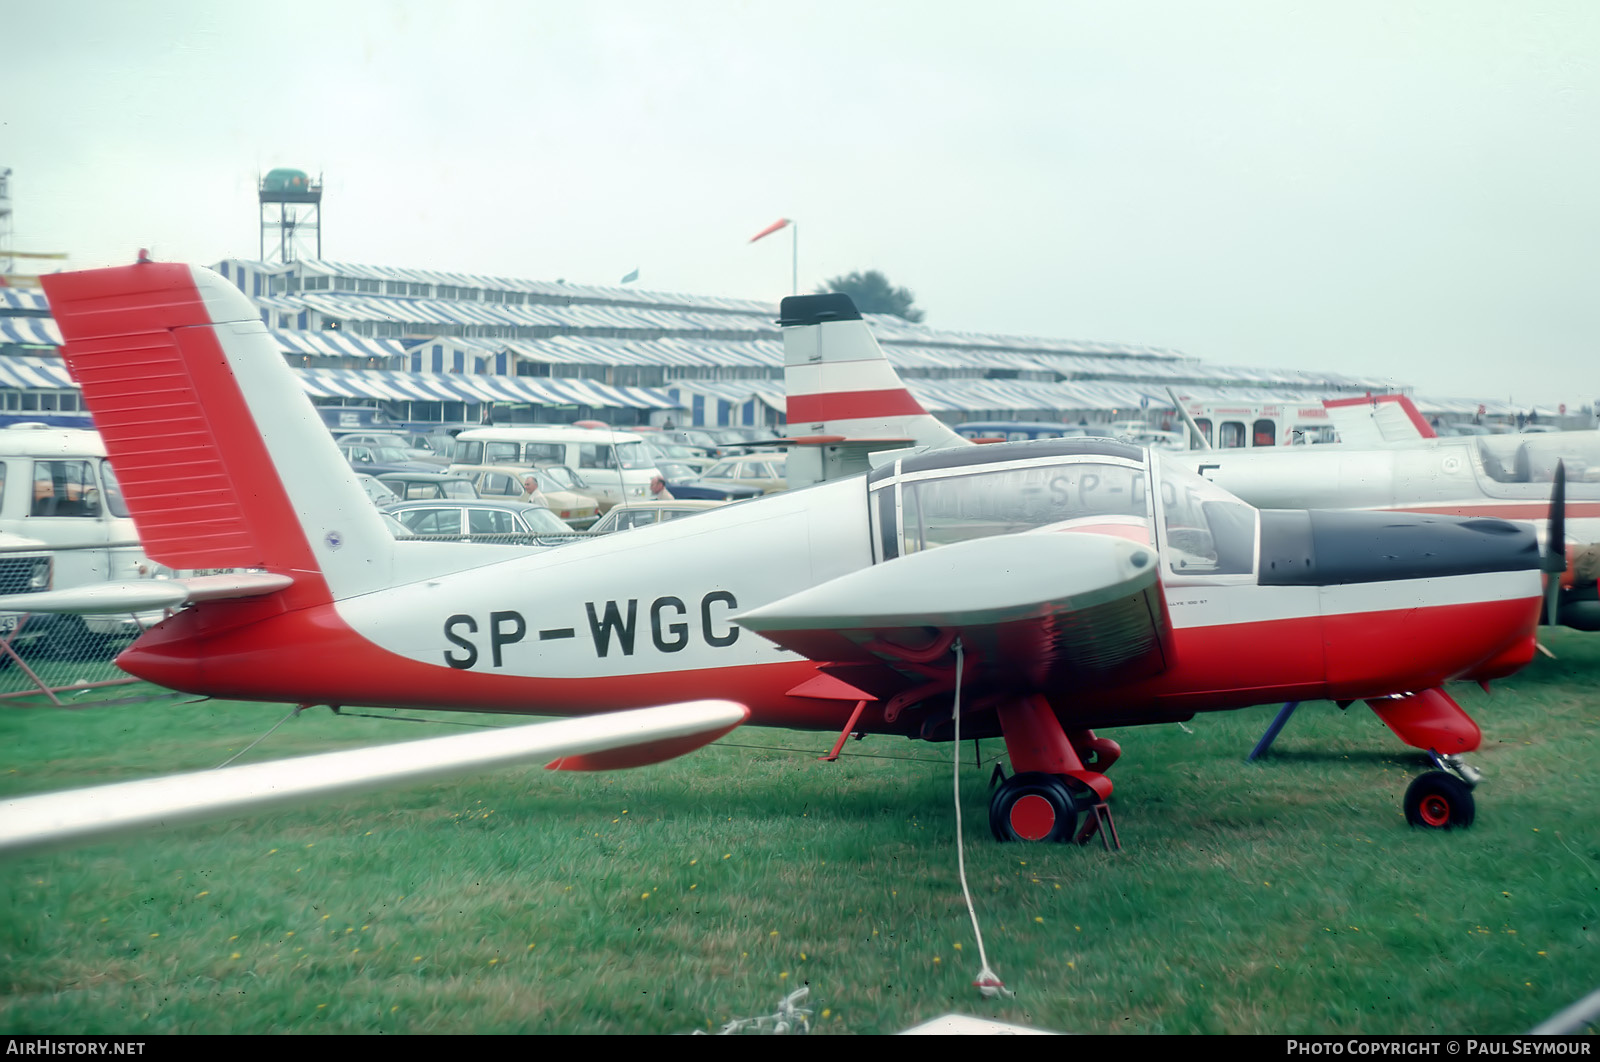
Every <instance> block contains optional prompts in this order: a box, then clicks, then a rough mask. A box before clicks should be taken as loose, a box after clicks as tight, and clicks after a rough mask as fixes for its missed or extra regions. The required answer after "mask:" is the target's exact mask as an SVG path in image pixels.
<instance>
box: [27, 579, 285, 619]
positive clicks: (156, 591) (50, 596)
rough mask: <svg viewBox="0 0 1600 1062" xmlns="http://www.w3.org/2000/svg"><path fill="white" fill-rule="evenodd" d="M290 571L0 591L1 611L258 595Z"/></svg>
mask: <svg viewBox="0 0 1600 1062" xmlns="http://www.w3.org/2000/svg"><path fill="white" fill-rule="evenodd" d="M293 582H294V580H293V579H292V578H290V577H289V576H287V575H272V574H269V573H266V572H239V573H237V574H223V575H199V576H195V577H194V578H192V579H134V580H131V581H129V582H125V583H95V584H93V585H90V586H76V587H73V588H71V589H69V590H46V591H44V592H43V593H38V594H7V595H5V596H0V612H68V613H78V614H80V615H86V616H94V615H100V614H102V613H113V612H152V611H155V610H156V609H163V608H178V607H179V606H181V605H187V604H190V603H192V602H195V601H220V600H223V599H225V598H238V597H260V596H261V595H262V594H270V593H273V592H274V591H277V590H282V589H284V588H285V587H288V586H290V585H291V584H293Z"/></svg>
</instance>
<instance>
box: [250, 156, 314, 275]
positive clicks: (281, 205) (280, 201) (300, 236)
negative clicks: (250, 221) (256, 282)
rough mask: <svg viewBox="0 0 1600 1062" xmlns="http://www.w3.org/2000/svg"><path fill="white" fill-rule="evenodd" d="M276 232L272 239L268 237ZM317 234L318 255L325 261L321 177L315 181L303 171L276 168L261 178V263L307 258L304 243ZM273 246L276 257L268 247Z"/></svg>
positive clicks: (306, 248)
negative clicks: (268, 252) (269, 253)
mask: <svg viewBox="0 0 1600 1062" xmlns="http://www.w3.org/2000/svg"><path fill="white" fill-rule="evenodd" d="M274 229H275V230H277V231H276V235H275V236H273V237H272V239H270V240H269V239H268V238H267V235H268V232H269V231H270V230H274ZM313 233H315V234H316V253H315V255H312V256H310V257H314V258H317V259H321V258H322V178H320V177H319V178H317V179H316V180H312V179H311V178H310V177H308V176H306V174H305V171H303V170H290V169H283V168H279V169H275V170H273V171H271V172H270V173H268V174H267V175H266V176H265V177H263V178H261V261H263V262H284V263H288V262H293V261H294V260H295V259H297V258H304V257H307V255H305V254H304V253H296V251H297V248H299V249H300V250H302V251H303V250H309V245H307V246H305V247H301V243H302V241H309V240H310V238H311V234H313ZM269 246H272V247H274V252H273V253H274V255H275V257H270V258H269V257H268V254H267V248H268V247H269Z"/></svg>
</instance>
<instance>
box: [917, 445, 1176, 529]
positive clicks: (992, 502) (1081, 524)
mask: <svg viewBox="0 0 1600 1062" xmlns="http://www.w3.org/2000/svg"><path fill="white" fill-rule="evenodd" d="M1147 512H1148V499H1147V496H1146V490H1145V471H1144V467H1143V465H1142V464H1136V463H1133V462H1122V461H1108V460H1106V459H1105V458H1103V457H1098V456H1096V457H1089V456H1064V457H1060V458H1055V459H1051V460H1049V461H1041V462H1036V463H1029V464H1026V465H1022V466H1019V467H1011V468H1001V469H985V467H984V466H982V465H978V466H973V467H972V468H971V469H970V470H968V469H966V468H953V469H941V470H940V471H939V472H937V473H920V474H914V475H911V476H907V477H906V480H905V481H904V485H903V488H902V495H901V516H900V521H901V525H902V528H903V532H902V541H903V545H904V552H906V553H914V552H916V551H918V550H922V549H931V548H932V547H934V546H943V545H948V544H949V543H952V542H964V541H966V540H968V539H974V538H987V537H989V536H991V535H1009V534H1016V533H1017V532H1020V531H1031V530H1034V529H1035V528H1041V527H1046V526H1051V525H1058V524H1059V525H1063V527H1062V529H1063V530H1068V529H1081V530H1091V529H1093V530H1105V531H1107V532H1109V533H1112V534H1118V535H1124V536H1128V537H1134V538H1137V539H1138V540H1140V541H1145V542H1148V541H1149V532H1148V522H1147Z"/></svg>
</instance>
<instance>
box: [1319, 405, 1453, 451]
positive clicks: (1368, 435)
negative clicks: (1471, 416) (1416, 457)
mask: <svg viewBox="0 0 1600 1062" xmlns="http://www.w3.org/2000/svg"><path fill="white" fill-rule="evenodd" d="M1322 405H1323V408H1325V409H1326V410H1327V411H1328V419H1329V420H1331V421H1333V426H1334V428H1335V429H1336V430H1337V431H1338V432H1339V441H1340V442H1343V443H1345V444H1347V445H1350V446H1360V447H1366V448H1369V449H1370V448H1382V447H1385V446H1393V445H1394V444H1395V443H1401V442H1414V441H1415V440H1417V439H1434V438H1437V437H1438V433H1437V432H1435V431H1434V430H1433V427H1432V426H1431V425H1430V424H1429V423H1428V420H1427V418H1426V417H1424V416H1423V415H1422V413H1421V412H1420V411H1419V410H1418V409H1417V407H1416V404H1415V403H1414V402H1412V401H1411V398H1410V397H1409V396H1407V395H1366V396H1363V397H1361V398H1325V399H1323V400H1322Z"/></svg>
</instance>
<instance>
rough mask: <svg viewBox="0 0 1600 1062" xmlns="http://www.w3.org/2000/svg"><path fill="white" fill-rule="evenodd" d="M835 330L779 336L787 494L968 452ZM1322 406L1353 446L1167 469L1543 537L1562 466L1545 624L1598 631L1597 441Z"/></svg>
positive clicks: (1290, 495)
mask: <svg viewBox="0 0 1600 1062" xmlns="http://www.w3.org/2000/svg"><path fill="white" fill-rule="evenodd" d="M819 312H821V313H823V314H828V313H833V312H836V311H834V310H826V309H825V310H821V311H819ZM848 312H849V313H850V314H851V315H853V314H854V310H853V308H852V309H850V310H849V311H848ZM839 320H841V321H849V324H848V326H847V327H841V328H839V329H837V330H831V331H830V330H827V329H808V328H798V327H789V328H785V330H784V381H785V387H786V389H787V391H788V421H789V431H790V432H791V434H793V435H794V436H796V437H797V441H800V442H803V443H806V444H808V445H805V446H801V447H797V448H796V451H794V452H791V454H790V457H789V463H788V468H789V483H790V486H791V487H792V486H795V485H797V484H803V483H805V482H815V481H823V480H829V479H834V478H837V477H840V476H843V475H848V474H853V473H855V472H857V471H860V470H862V469H865V468H867V467H869V465H870V464H871V463H872V462H873V461H883V460H886V459H887V458H885V457H884V456H882V455H883V454H885V453H892V452H893V451H894V450H895V449H896V448H900V447H917V448H928V449H943V448H946V447H969V446H972V445H973V443H972V442H971V441H970V440H968V439H965V438H963V437H962V436H960V435H958V434H956V433H955V432H954V431H952V430H951V429H950V428H949V427H948V426H947V425H945V424H944V423H943V422H942V421H940V420H939V419H938V418H937V417H934V416H932V415H931V414H929V413H927V412H926V411H925V410H923V408H922V407H921V406H920V405H919V404H918V403H917V400H916V399H915V398H914V397H913V396H912V394H911V392H910V391H909V390H907V389H906V386H905V383H904V382H903V381H902V380H901V379H900V376H899V374H898V373H896V372H895V370H894V367H893V366H892V365H891V364H890V363H889V361H888V359H886V358H885V357H884V356H883V351H882V349H881V348H880V347H879V346H878V344H877V341H876V340H874V339H873V337H872V334H871V332H870V331H869V330H868V329H867V327H866V326H865V325H864V324H862V323H861V322H859V321H856V320H854V319H853V317H852V318H839ZM1175 400H1176V399H1175ZM1181 405H1182V404H1181V403H1180V406H1181ZM1325 405H1327V406H1328V407H1329V412H1330V413H1331V414H1333V415H1334V417H1335V421H1336V423H1337V424H1338V425H1339V428H1340V431H1341V433H1348V434H1351V435H1358V436H1359V438H1360V439H1361V443H1360V445H1350V444H1323V445H1318V446H1268V447H1262V448H1252V449H1207V450H1190V451H1187V452H1179V453H1176V454H1171V453H1169V454H1167V455H1165V456H1164V460H1165V461H1166V462H1167V463H1168V464H1169V465H1177V466H1179V467H1185V468H1188V469H1189V470H1191V471H1193V472H1195V473H1197V474H1199V475H1201V476H1204V477H1205V478H1206V479H1209V480H1211V481H1212V482H1214V483H1216V484H1217V485H1218V486H1220V487H1222V488H1223V489H1225V490H1227V491H1228V492H1229V493H1231V494H1233V495H1235V496H1236V497H1238V498H1240V499H1242V500H1244V501H1246V502H1248V503H1249V504H1251V505H1255V506H1259V507H1260V508H1263V509H1281V508H1308V509H1365V510H1374V511H1377V510H1387V511H1391V512H1414V513H1426V514H1433V515H1450V516H1490V517H1496V518H1499V519H1502V520H1516V521H1526V522H1528V523H1529V524H1531V525H1532V526H1533V527H1535V529H1536V530H1537V531H1538V533H1539V534H1540V535H1541V536H1547V535H1548V531H1549V528H1548V524H1547V521H1546V519H1545V517H1546V516H1547V514H1548V513H1549V509H1550V504H1549V503H1550V497H1551V494H1552V492H1553V490H1554V480H1555V478H1556V468H1557V466H1558V465H1560V466H1563V467H1564V469H1565V499H1566V503H1565V505H1564V506H1563V514H1564V519H1565V524H1564V533H1562V534H1559V535H1558V536H1557V537H1558V538H1559V539H1561V540H1562V541H1563V542H1564V544H1565V552H1566V556H1567V564H1566V565H1565V567H1564V569H1563V574H1562V575H1561V577H1560V591H1559V594H1556V595H1554V602H1553V604H1552V606H1551V608H1550V609H1549V613H1550V614H1549V615H1547V617H1546V621H1547V622H1550V623H1560V624H1564V625H1566V626H1569V627H1575V628H1578V629H1580V630H1591V631H1593V630H1600V586H1597V585H1596V576H1597V575H1600V432H1597V431H1572V432H1551V433H1542V434H1516V435H1484V436H1468V437H1451V438H1435V437H1432V430H1431V429H1430V428H1428V425H1427V422H1426V421H1425V420H1424V419H1423V418H1422V417H1421V416H1420V415H1419V414H1418V413H1417V412H1416V409H1415V407H1414V406H1412V405H1411V403H1410V402H1409V400H1407V399H1404V398H1403V397H1402V396H1399V395H1383V396H1378V397H1377V398H1375V399H1366V398H1363V399H1341V400H1336V401H1333V402H1329V403H1325ZM1369 407H1370V408H1369ZM1357 429H1360V431H1358V430H1357ZM873 454H877V455H878V456H876V457H874V456H871V455H873Z"/></svg>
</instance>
